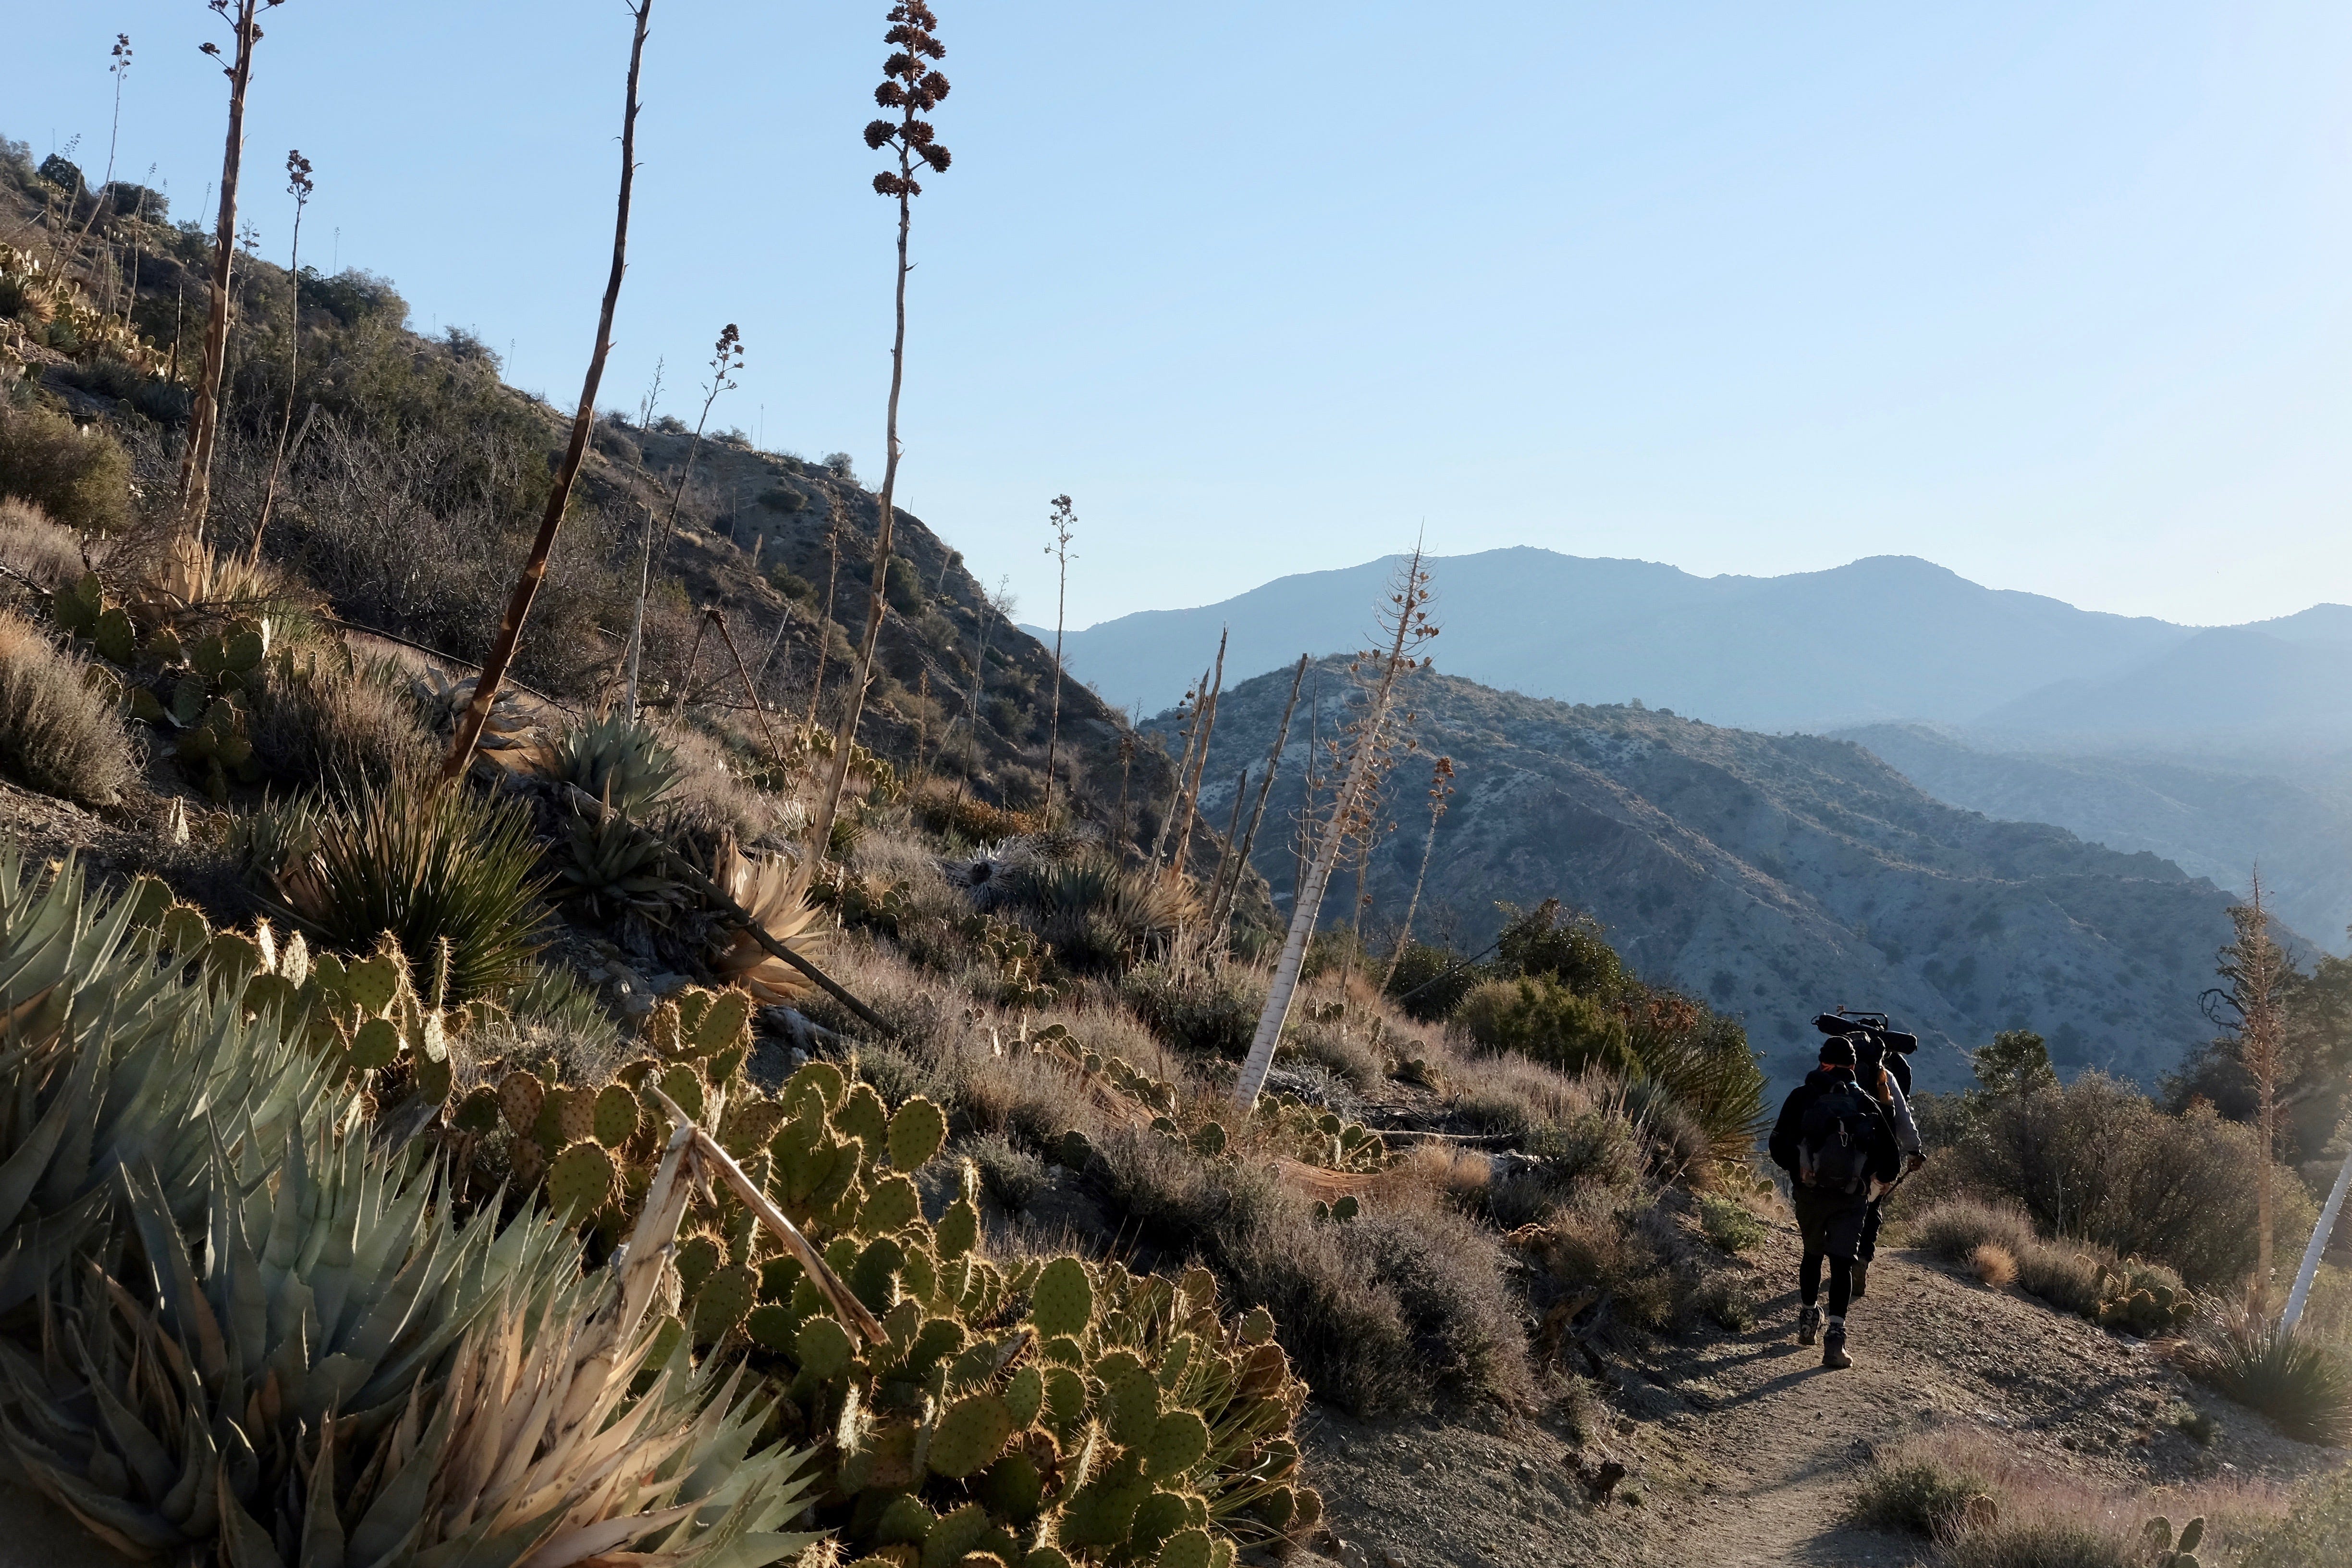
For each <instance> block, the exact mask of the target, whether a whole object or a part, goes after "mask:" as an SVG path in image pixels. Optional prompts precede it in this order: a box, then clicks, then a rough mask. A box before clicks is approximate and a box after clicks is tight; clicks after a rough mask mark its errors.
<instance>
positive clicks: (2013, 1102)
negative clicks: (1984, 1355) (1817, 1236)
mask: <svg viewBox="0 0 2352 1568" xmlns="http://www.w3.org/2000/svg"><path fill="white" fill-rule="evenodd" d="M1965 1125H1966V1131H1965V1132H1964V1133H1963V1134H1962V1136H1961V1137H1960V1139H1959V1140H1958V1142H1957V1143H1956V1144H1955V1145H1954V1146H1953V1147H1952V1148H1951V1149H1949V1150H1948V1151H1946V1152H1941V1153H1939V1154H1938V1156H1937V1162H1936V1163H1937V1166H1941V1167H1944V1168H1943V1169H1942V1170H1940V1171H1937V1173H1936V1174H1937V1177H1938V1179H1939V1180H1940V1181H1942V1182H1944V1183H1946V1184H1950V1185H1952V1186H1957V1187H1958V1188H1962V1189H1965V1190H1967V1191H1969V1192H1972V1193H1975V1194H1980V1195H1982V1196H1985V1197H1990V1198H1995V1199H1999V1200H2002V1201H2005V1202H2009V1203H2011V1204H2014V1205H2017V1206H2019V1207H2021V1208H2022V1209H2023V1210H2024V1211H2025V1212H2026V1214H2027V1215H2030V1216H2032V1222H2033V1225H2034V1226H2035V1227H2036V1228H2037V1229H2038V1230H2040V1231H2041V1232H2042V1233H2043V1234H2045V1235H2050V1234H2063V1235H2064V1236H2066V1237H2070V1238H2078V1239H2079V1240H2080V1241H2082V1242H2088V1243H2094V1244H2095V1245H2096V1246H2097V1247H2100V1248H2104V1249H2105V1251H2106V1252H2107V1253H2109V1254H2111V1255H2113V1256H2115V1257H2120V1258H2150V1259H2153V1260H2155V1261H2158V1262H2161V1263H2164V1264H2167V1265H2168V1266H2170V1267H2171V1268H2176V1269H2178V1270H2179V1273H2180V1276H2181V1278H2182V1279H2185V1280H2187V1281H2188V1282H2189V1285H2191V1286H2192V1287H2194V1288H2195V1289H2200V1290H2223V1289H2230V1288H2231V1287H2233V1286H2234V1285H2235V1284H2236V1283H2237V1282H2238V1281H2240V1280H2242V1279H2244V1278H2245V1277H2246V1275H2247V1274H2248V1273H2250V1272H2251V1271H2252V1268H2253V1266H2254V1257H2255V1252H2256V1250H2257V1245H2256V1231H2257V1228H2258V1227H2257V1226H2256V1223H2255V1221H2256V1215H2257V1212H2258V1207H2257V1200H2256V1193H2255V1186H2256V1183H2255V1176H2254V1173H2255V1171H2256V1170H2257V1169H2258V1168H2259V1160H2260V1156H2259V1154H2258V1152H2257V1150H2256V1136H2255V1133H2254V1131H2253V1129H2252V1128H2251V1127H2246V1126H2242V1125H2241V1124H2239V1123H2237V1122H2233V1121H2224V1120H2222V1119H2221V1117H2220V1116H2218V1115H2216V1114H2215V1113H2214V1111H2213V1110H2212V1108H2211V1107H2210V1106H2206V1105H2200V1106H2194V1107H2192V1108H2190V1109H2189V1110H2188V1111H2186V1112H2184V1113H2183V1114H2180V1115H2177V1116H2176V1115H2168V1114H2166V1113H2165V1112H2164V1111H2163V1110H2160V1109H2158V1107H2157V1106H2156V1105H2155V1104H2154V1103H2153V1102H2151V1101H2150V1100H2147V1098H2146V1097H2145V1096H2143V1095H2141V1094H2139V1093H2138V1092H2137V1090H2135V1089H2132V1088H2131V1086H2129V1085H2128V1084H2125V1083H2120V1082H2118V1081H2116V1079H2110V1078H2107V1077H2105V1076H2104V1075H2102V1074H2099V1073H2086V1074H2084V1076H2083V1077H2082V1078H2080V1079H2076V1080H2075V1081H2074V1083H2072V1084H2069V1085H2067V1086H2066V1087H2064V1088H2063V1089H2056V1088H2044V1089H2034V1090H2029V1091H2027V1092H2023V1093H2018V1094H2004V1095H2000V1096H1993V1097H1982V1098H1979V1099H1978V1100H1976V1101H1975V1102H1974V1103H1973V1105H1972V1107H1971V1110H1970V1114H1969V1117H1968V1119H1967V1121H1966V1124H1965ZM2277 1194H2278V1198H2279V1202H2278V1205H2277V1231H2276V1234H2277V1237H2278V1246H2279V1247H2280V1248H2281V1249H2282V1251H2283V1252H2284V1255H2286V1256H2290V1257H2292V1256H2294V1252H2295V1251H2296V1250H2298V1249H2300V1248H2301V1247H2302V1245H2303V1241H2304V1238H2305V1237H2307V1236H2308V1235H2309V1234H2310V1230H2311V1224H2312V1220H2313V1218H2314V1215H2315V1205H2314V1204H2313V1203H2312V1200H2311V1197H2310V1194H2309V1193H2308V1192H2307V1191H2306V1190H2305V1187H2304V1184H2302V1183H2301V1182H2300V1181H2297V1180H2296V1179H2295V1178H2294V1174H2293V1173H2291V1172H2288V1171H2285V1170H2284V1169H2282V1170H2281V1172H2280V1173H2279V1180H2278V1183H2277Z"/></svg>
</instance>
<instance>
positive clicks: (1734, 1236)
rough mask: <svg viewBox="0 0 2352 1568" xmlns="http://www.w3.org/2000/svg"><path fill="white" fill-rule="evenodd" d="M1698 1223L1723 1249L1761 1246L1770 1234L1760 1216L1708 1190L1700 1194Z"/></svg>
mask: <svg viewBox="0 0 2352 1568" xmlns="http://www.w3.org/2000/svg"><path fill="white" fill-rule="evenodd" d="M1698 1225H1699V1229H1700V1230H1702V1231H1704V1232H1705V1233H1706V1238H1707V1240H1709V1241H1711V1242H1713V1243H1715V1245H1716V1246H1717V1247H1718V1248H1720V1249H1721V1250H1723V1251H1725V1252H1745V1251H1747V1250H1748V1248H1749V1247H1760V1246H1762V1245H1763V1243H1764V1238H1765V1237H1767V1236H1769V1234H1771V1233H1770V1232H1769V1230H1768V1229H1766V1227H1765V1225H1764V1222H1763V1221H1762V1220H1760V1219H1758V1218H1757V1217H1756V1216H1755V1215H1752V1214H1750V1213H1748V1209H1747V1206H1746V1205H1743V1204H1739V1203H1735V1202H1734V1201H1733V1200H1731V1199H1729V1198H1722V1197H1717V1196H1716V1195H1714V1194H1711V1193H1702V1194H1699V1200H1698Z"/></svg>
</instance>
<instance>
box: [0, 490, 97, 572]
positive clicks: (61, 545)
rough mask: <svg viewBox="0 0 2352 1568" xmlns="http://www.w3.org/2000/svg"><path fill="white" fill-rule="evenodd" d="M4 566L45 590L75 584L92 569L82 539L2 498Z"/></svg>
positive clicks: (27, 506)
mask: <svg viewBox="0 0 2352 1568" xmlns="http://www.w3.org/2000/svg"><path fill="white" fill-rule="evenodd" d="M0 566H5V567H7V568H8V569H9V570H10V571H12V572H16V573H17V574H21V575H23V576H26V577H28V578H30V579H32V581H33V582H34V583H35V584H37V585H39V586H40V587H43V588H55V587H57V586H58V584H63V583H71V582H74V581H76V580H78V579H79V577H80V576H81V574H83V573H84V572H85V571H87V570H89V568H88V567H87V566H86V565H85V564H84V563H83V561H82V555H81V538H80V536H79V534H77V533H75V532H74V531H73V530H72V529H70V528H68V527H66V526H65V525H64V524H63V523H61V522H58V521H55V520H53V519H52V518H51V517H50V516H49V514H48V513H47V512H45V511H43V510H41V509H40V508H39V507H37V506H35V505H34V504H33V503H32V502H30V501H27V500H19V499H17V498H16V497H15V496H0Z"/></svg>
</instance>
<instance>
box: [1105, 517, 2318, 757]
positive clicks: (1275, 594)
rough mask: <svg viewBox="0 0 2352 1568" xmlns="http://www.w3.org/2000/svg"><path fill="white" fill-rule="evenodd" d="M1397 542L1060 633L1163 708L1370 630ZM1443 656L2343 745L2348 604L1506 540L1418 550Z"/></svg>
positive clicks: (2112, 726) (1870, 718)
mask: <svg viewBox="0 0 2352 1568" xmlns="http://www.w3.org/2000/svg"><path fill="white" fill-rule="evenodd" d="M1395 564H1396V563H1395V561H1394V559H1393V558H1391V559H1386V560H1381V561H1373V562H1367V563H1364V564H1362V565H1360V566H1351V567H1347V568H1344V569H1342V570H1339V571H1333V572H1311V573H1303V574H1298V575H1296V576H1290V577H1279V578H1276V580H1274V581H1273V582H1271V583H1267V584H1264V585H1262V586H1260V587H1256V588H1253V589H1251V590H1250V591H1249V592H1247V593H1245V594H1241V595H1235V596H1234V597H1233V598H1231V599H1227V600H1225V601H1223V603H1221V604H1215V605H1203V606H1202V607H1201V608H1198V609H1189V610H1147V611H1143V612H1140V613H1139V614H1136V615H1131V616H1119V617H1118V619H1116V620H1110V621H1105V622H1102V623H1100V624H1099V625H1097V626H1088V627H1087V628H1085V629H1084V630H1082V631H1076V632H1071V633H1067V634H1066V637H1065V647H1066V662H1067V664H1068V666H1069V668H1070V669H1071V670H1072V671H1073V672H1074V673H1076V675H1077V676H1078V678H1079V679H1082V680H1084V681H1086V682H1087V684H1089V685H1091V686H1092V687H1094V688H1095V689H1096V690H1097V691H1098V692H1100V693H1101V694H1102V696H1103V698H1104V699H1105V700H1107V701H1108V702H1110V703H1111V704H1112V705H1113V706H1115V707H1139V708H1140V709H1141V710H1143V711H1145V712H1156V711H1158V710H1160V709H1162V708H1166V707H1170V706H1172V705H1173V704H1174V703H1175V702H1176V700H1178V699H1179V698H1180V697H1181V696H1182V694H1183V692H1184V689H1185V687H1186V685H1187V684H1188V683H1189V682H1190V681H1192V679H1196V678H1197V677H1198V676H1199V674H1200V672H1201V670H1202V668H1203V667H1204V666H1205V665H1206V664H1207V663H1208V662H1209V660H1210V658H1211V657H1212V656H1213V654H1214V653H1215V651H1216V646H1217V635H1218V631H1219V629H1220V627H1223V626H1230V627H1231V628H1232V638H1233V641H1232V645H1231V647H1230V649H1229V651H1228V654H1227V658H1226V673H1227V676H1228V678H1229V679H1234V678H1245V677H1247V676H1250V675H1255V674H1257V673H1258V672H1260V671H1262V670H1265V669H1270V668H1273V667H1275V666H1276V665H1277V664H1283V663H1287V662H1290V661H1292V660H1295V659H1297V657H1298V656H1299V655H1300V654H1301V653H1313V654H1316V655H1318V656H1319V655H1322V654H1327V653H1339V652H1344V651H1347V650H1349V649H1351V648H1355V647H1360V646H1362V645H1363V644H1364V643H1365V642H1366V641H1367V639H1368V638H1369V637H1370V632H1371V626H1370V622H1371V616H1372V612H1373V610H1374V609H1375V607H1377V606H1378V605H1380V604H1381V602H1382V599H1383V594H1382V584H1384V583H1385V582H1386V581H1387V579H1388V576H1389V575H1390V574H1391V572H1392V571H1393V570H1394V567H1395ZM1431 568H1432V574H1433V583H1434V585H1435V588H1436V591H1437V607H1436V616H1437V619H1438V621H1439V623H1440V624H1441V625H1442V626H1444V635H1443V636H1442V637H1440V638H1439V639H1438V641H1437V642H1436V643H1435V644H1434V645H1433V650H1432V651H1433V653H1434V654H1435V655H1436V657H1437V663H1438V668H1441V669H1444V670H1445V671H1446V672H1447V673H1449V674H1453V675H1459V676H1463V677H1465V678H1466V679H1471V680H1475V681H1477V682H1479V683H1480V684H1482V685H1486V686H1493V687H1496V688H1499V689H1505V690H1510V691H1517V692H1522V693H1524V694H1526V695H1528V696H1529V697H1549V698H1556V699H1558V700H1562V701H1568V702H1624V701H1628V700H1633V699H1639V700H1641V701H1643V703H1645V704H1647V705H1648V706H1650V707H1653V708H1671V709H1673V710H1675V712H1677V713H1682V714H1685V715H1687V716H1689V717H1693V718H1697V719H1701V720H1704V721H1706V722H1708V723H1711V724H1725V725H1734V726H1737V727H1739V728H1741V729H1749V730H1764V731H1781V730H1812V731H1822V730H1832V729H1838V728H1842V727H1845V726H1850V725H1856V724H1868V723H1879V722H1888V721H1892V722H1925V723H1938V724H1946V725H1954V726H1961V727H1964V728H1966V729H1967V730H1969V731H1979V732H1981V733H1982V734H1984V735H1986V736H1988V737H2005V738H2008V739H2010V740H2013V741H2020V742H2025V741H2034V740H2040V741H2044V742H2063V745H2062V747H2061V749H2064V750H2076V749H2082V748H2084V747H2091V746H2095V748H2096V749H2102V750H2110V749H2127V748H2140V747H2146V748H2150V749H2154V750H2157V751H2159V752H2190V751H2213V750H2217V749H2220V748H2224V747H2229V746H2232V745H2237V744H2242V743H2247V742H2253V741H2255V740H2257V739H2259V740H2261V741H2262V742H2264V743H2272V742H2287V743H2291V744H2292V745H2293V747H2294V750H2296V751H2297V752H2312V751H2314V750H2323V751H2324V750H2326V749H2328V748H2333V747H2341V748H2345V749H2352V608H2347V607H2346V606H2344V605H2318V606H2316V607H2315V608H2313V609H2309V610H2305V611H2303V612H2302V613H2301V614H2299V615H2294V616H2285V617H2283V618H2281V619H2278V620H2273V621H2263V622H2259V623H2256V624H2254V625H2252V626H2231V627H2221V628H2203V629H2200V628H2199V627H2195V626H2176V625H2174V624H2172V623H2170V622H2168V621H2159V620H2155V619H2151V618H2148V617H2145V616H2111V615H2105V614H2101V613H2098V612H2095V611H2089V610H2078V609H2076V608H2074V606H2073V605H2068V604H2065V603H2063V602H2062V601H2060V600H2057V599H2052V598H2046V597H2043V596H2042V595H2038V594H2022V593H2016V592H2012V591H2009V590H2005V589H1995V588H1985V587H1981V586H1979V585H1978V584H1974V583H1971V582H1969V581H1968V580H1967V579H1966V578H1964V577H1961V576H1959V575H1958V574H1956V573H1953V572H1949V571H1947V570H1945V569H1944V568H1943V567H1940V566H1937V565H1935V564H1933V563H1929V562H1926V561H1921V560H1918V559H1917V558H1916V557H1912V556H1900V555H1881V556H1873V557H1871V558H1869V559H1867V560H1863V561H1856V562H1854V563H1852V564H1850V565H1845V566H1840V567H1837V568H1835V569H1833V570H1832V571H1827V572H1804V573H1796V574H1790V575H1789V576H1785V577H1732V576H1723V577H1695V576H1693V575H1691V574H1689V573H1687V572H1683V571H1680V570H1677V569H1676V568H1675V567H1672V566H1664V565H1659V564H1656V563H1651V562H1644V561H1613V560H1597V559H1590V558H1586V557H1582V556H1574V555H1561V554H1558V553H1556V552H1552V551H1549V550H1538V549H1533V548H1528V547H1520V548H1516V549H1509V550H1489V551H1485V552H1481V553H1478V554H1475V555H1454V556H1444V557H1440V558H1438V559H1436V560H1434V561H1433V562H1432V563H1431Z"/></svg>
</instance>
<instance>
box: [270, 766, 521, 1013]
mask: <svg viewBox="0 0 2352 1568" xmlns="http://www.w3.org/2000/svg"><path fill="white" fill-rule="evenodd" d="M537 858H538V852H537V850H536V849H535V848H534V847H533V845H532V843H531V837H530V815H529V813H528V812H527V811H525V810H524V809H523V808H522V807H520V805H498V804H494V803H490V802H486V801H482V800H479V799H478V798H476V797H475V796H473V795H469V794H467V792H466V791H465V790H463V789H445V790H440V791H438V792H436V793H435V794H434V795H432V796H431V797H429V798H428V799H426V800H424V801H421V802H420V801H417V800H415V799H413V798H408V797H404V796H397V795H393V794H390V793H380V794H375V795H369V796H367V797H366V798H364V799H362V800H360V801H357V802H354V803H352V804H351V805H344V806H337V807H335V808H333V809H331V810H329V811H326V812H322V813H321V814H320V816H319V817H318V819H317V825H316V827H315V829H314V835H313V842H312V845H311V847H310V850H309V852H308V853H306V854H302V855H299V856H298V857H296V858H294V859H292V860H291V861H290V862H289V864H288V865H287V867H286V868H285V869H284V870H282V871H280V872H278V874H277V875H276V876H275V877H273V878H272V879H270V880H271V886H272V888H273V889H275V891H276V893H277V901H278V904H279V906H280V908H281V909H282V910H283V911H284V912H285V913H287V914H288V915H289V916H291V917H292V918H293V919H294V920H296V921H299V923H300V924H301V925H302V926H303V927H304V928H305V929H306V930H308V931H310V933H311V934H312V935H314V936H316V937H318V938H319V939H320V940H321V941H322V942H325V943H326V944H327V945H329V946H331V947H336V948H341V949H343V950H345V951H347V952H360V951H362V950H365V949H367V948H371V947H373V946H374V945H375V942H376V939H377V938H378V937H380V936H382V935H383V933H385V932H387V931H389V932H390V933H391V934H392V935H393V937H394V939H395V940H396V941H397V942H399V944H400V950H401V951H402V952H405V953H409V954H412V955H414V954H419V953H433V952H440V951H441V943H442V942H444V941H445V940H446V942H448V944H449V946H448V951H449V955H450V968H449V987H448V995H449V1000H450V1001H452V1002H456V1003H462V1002H466V1001H470V1000H471V999H473V998H475V997H477V996H482V995H489V994H496V993H499V992H501V991H504V990H507V989H509V988H511V987H513V986H517V985H520V984H525V983H527V982H528V981H529V980H530V977H531V974H532V973H533V969H532V960H533V958H534V957H535V956H536V955H537V954H538V952H539V950H540V947H541V941H540V937H539V931H540V925H541V908H540V896H541V893H542V892H543V891H544V890H545V889H546V886H547V884H546V883H545V882H544V881H543V880H542V879H541V878H539V877H538V876H537V875H536V874H535V872H536V862H537Z"/></svg>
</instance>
